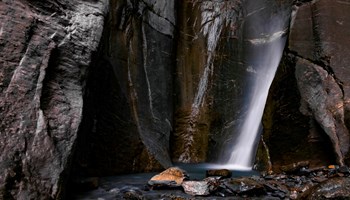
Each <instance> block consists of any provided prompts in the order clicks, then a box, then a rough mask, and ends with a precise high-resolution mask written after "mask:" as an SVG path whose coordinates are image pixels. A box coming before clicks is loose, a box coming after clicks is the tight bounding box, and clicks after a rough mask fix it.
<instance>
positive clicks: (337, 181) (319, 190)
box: [300, 177, 350, 200]
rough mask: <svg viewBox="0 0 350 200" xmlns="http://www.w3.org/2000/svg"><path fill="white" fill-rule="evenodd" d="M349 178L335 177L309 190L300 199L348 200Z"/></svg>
mask: <svg viewBox="0 0 350 200" xmlns="http://www.w3.org/2000/svg"><path fill="white" fill-rule="evenodd" d="M349 198H350V178H349V177H336V178H332V179H329V180H326V181H324V182H322V183H320V184H319V185H316V186H315V187H313V188H311V189H310V190H309V191H307V192H306V193H305V194H304V195H303V196H302V197H301V198H300V199H311V200H313V199H315V200H316V199H349Z"/></svg>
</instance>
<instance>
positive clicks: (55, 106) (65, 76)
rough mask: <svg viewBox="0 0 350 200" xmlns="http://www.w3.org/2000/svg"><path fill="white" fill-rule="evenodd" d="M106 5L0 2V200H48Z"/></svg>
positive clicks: (57, 188) (57, 194) (75, 121)
mask: <svg viewBox="0 0 350 200" xmlns="http://www.w3.org/2000/svg"><path fill="white" fill-rule="evenodd" d="M107 11H108V1H107V0H99V1H94V2H87V1H84V2H81V1H65V0H62V1H60V3H57V1H52V0H48V1H45V2H43V1H9V0H5V1H1V2H0V19H1V22H3V23H2V24H1V28H0V66H1V69H0V118H1V122H0V140H1V142H0V199H3V198H4V199H12V198H13V199H56V198H61V196H62V195H63V194H64V185H65V183H66V180H67V172H68V168H69V163H70V160H71V156H72V152H73V147H74V144H75V142H76V138H77V132H78V128H79V125H80V122H81V119H82V109H83V92H84V89H85V77H86V70H87V68H88V66H89V65H90V62H91V60H92V52H94V51H97V47H98V44H99V41H100V38H101V35H102V31H103V27H104V19H105V18H104V16H105V15H106V13H107Z"/></svg>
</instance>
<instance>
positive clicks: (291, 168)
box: [281, 161, 309, 173]
mask: <svg viewBox="0 0 350 200" xmlns="http://www.w3.org/2000/svg"><path fill="white" fill-rule="evenodd" d="M306 167H309V161H300V162H297V163H292V164H290V165H284V166H281V170H282V171H283V172H286V173H298V172H299V171H300V169H302V168H306Z"/></svg>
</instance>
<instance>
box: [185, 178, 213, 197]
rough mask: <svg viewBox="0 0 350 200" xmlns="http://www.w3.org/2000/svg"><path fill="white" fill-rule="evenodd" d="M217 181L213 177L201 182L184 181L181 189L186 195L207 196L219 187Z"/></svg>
mask: <svg viewBox="0 0 350 200" xmlns="http://www.w3.org/2000/svg"><path fill="white" fill-rule="evenodd" d="M219 184H220V183H219V180H218V179H217V178H215V177H208V178H205V179H203V180H202V181H184V182H183V183H182V185H181V186H182V187H183V189H184V191H185V192H186V193H187V194H190V195H193V196H207V195H209V194H211V193H213V192H214V191H216V189H217V188H218V186H219Z"/></svg>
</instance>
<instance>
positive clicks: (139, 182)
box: [70, 163, 259, 200]
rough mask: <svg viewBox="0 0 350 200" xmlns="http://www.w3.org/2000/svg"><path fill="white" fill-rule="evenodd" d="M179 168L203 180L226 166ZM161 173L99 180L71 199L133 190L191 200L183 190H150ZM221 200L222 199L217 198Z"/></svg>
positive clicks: (103, 197)
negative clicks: (154, 177)
mask: <svg viewBox="0 0 350 200" xmlns="http://www.w3.org/2000/svg"><path fill="white" fill-rule="evenodd" d="M174 166H177V167H179V168H181V169H183V170H185V171H186V172H187V174H188V175H189V178H190V180H202V179H204V178H205V177H206V170H209V169H225V166H221V167H220V165H215V164H210V163H201V164H183V163H175V164H174ZM231 171H232V176H233V177H244V176H252V175H259V173H258V172H257V171H253V170H231ZM158 173H159V172H154V173H138V174H127V175H118V176H109V177H100V178H99V187H98V188H97V189H95V190H91V191H73V193H72V194H70V199H74V200H83V199H84V200H88V199H91V200H92V199H95V200H96V199H101V200H109V199H116V195H118V194H119V193H121V192H122V191H125V190H133V191H135V192H136V193H142V194H143V195H144V196H145V197H147V198H146V199H159V198H160V197H161V196H164V195H173V196H178V197H182V198H191V196H190V195H187V194H185V193H184V192H183V191H182V190H180V189H177V190H149V189H148V188H147V182H148V180H150V179H151V178H152V177H153V176H154V175H156V174H158ZM207 198H208V199H213V197H203V198H201V199H207ZM215 199H220V198H215Z"/></svg>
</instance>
